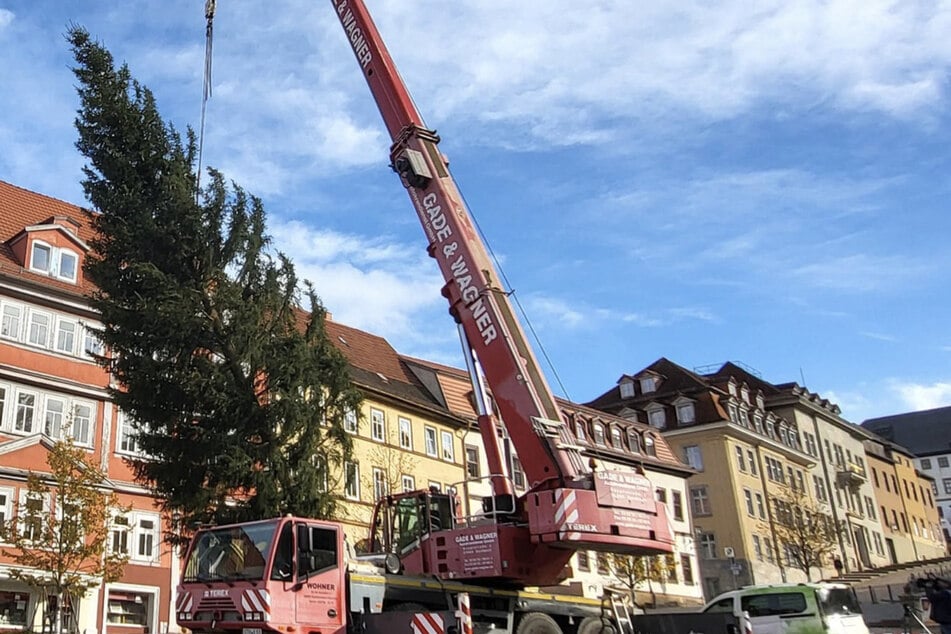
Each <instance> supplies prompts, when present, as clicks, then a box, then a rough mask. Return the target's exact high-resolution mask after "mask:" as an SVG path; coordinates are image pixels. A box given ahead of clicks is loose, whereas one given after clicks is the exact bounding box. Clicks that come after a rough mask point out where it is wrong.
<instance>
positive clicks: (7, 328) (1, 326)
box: [0, 304, 23, 339]
mask: <svg viewBox="0 0 951 634" xmlns="http://www.w3.org/2000/svg"><path fill="white" fill-rule="evenodd" d="M22 318H23V309H22V308H20V307H19V306H11V305H10V304H4V306H3V321H2V322H0V336H2V337H6V338H7V339H19V338H20V320H21V319H22Z"/></svg>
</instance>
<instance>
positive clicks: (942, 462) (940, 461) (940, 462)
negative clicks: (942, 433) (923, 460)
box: [938, 456, 948, 469]
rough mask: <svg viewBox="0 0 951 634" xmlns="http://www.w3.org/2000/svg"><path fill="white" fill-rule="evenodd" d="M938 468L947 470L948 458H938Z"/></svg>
mask: <svg viewBox="0 0 951 634" xmlns="http://www.w3.org/2000/svg"><path fill="white" fill-rule="evenodd" d="M938 468H939V469H947V468H948V457H947V456H938Z"/></svg>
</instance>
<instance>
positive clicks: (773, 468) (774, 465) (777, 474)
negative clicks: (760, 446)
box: [765, 456, 785, 484]
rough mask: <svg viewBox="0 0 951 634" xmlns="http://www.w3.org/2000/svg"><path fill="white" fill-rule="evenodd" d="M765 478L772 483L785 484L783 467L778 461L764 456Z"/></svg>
mask: <svg viewBox="0 0 951 634" xmlns="http://www.w3.org/2000/svg"><path fill="white" fill-rule="evenodd" d="M765 462H766V476H767V477H768V478H769V479H770V480H772V481H773V482H779V483H781V484H782V483H785V476H784V475H783V465H782V463H781V462H780V461H779V460H776V459H775V458H771V457H769V456H766V459H765Z"/></svg>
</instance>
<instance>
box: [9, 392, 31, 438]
mask: <svg viewBox="0 0 951 634" xmlns="http://www.w3.org/2000/svg"><path fill="white" fill-rule="evenodd" d="M16 404H17V405H16V418H15V420H14V426H13V429H14V431H19V432H23V433H25V434H32V433H33V419H34V416H35V415H36V394H33V393H31V392H19V391H18V392H17V401H16Z"/></svg>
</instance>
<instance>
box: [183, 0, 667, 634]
mask: <svg viewBox="0 0 951 634" xmlns="http://www.w3.org/2000/svg"><path fill="white" fill-rule="evenodd" d="M331 3H332V5H333V10H334V12H335V14H336V15H337V17H338V18H339V20H340V23H341V26H342V27H343V29H344V33H345V34H346V38H347V40H348V41H349V43H350V45H351V48H352V49H353V53H354V55H355V56H356V59H357V63H358V66H359V68H360V70H361V72H362V73H363V75H364V78H365V79H366V81H367V83H368V85H369V87H370V91H371V93H372V95H373V97H374V99H375V101H376V104H377V106H378V107H379V110H380V113H381V115H382V118H383V122H384V124H385V126H386V128H387V130H388V132H389V135H390V138H391V139H392V146H391V152H390V162H391V166H392V168H393V170H394V171H395V172H396V173H397V174H398V175H399V178H400V180H401V182H402V184H403V186H404V187H405V188H406V190H407V192H408V193H409V197H410V199H411V201H412V204H413V206H414V208H415V210H416V213H417V215H418V217H419V220H420V223H421V224H422V226H423V230H424V232H425V234H426V237H427V239H428V243H429V244H428V252H429V255H430V256H432V257H433V258H435V259H436V261H437V263H438V265H439V269H440V271H441V272H442V274H443V277H444V279H445V282H446V284H445V286H444V288H443V295H444V296H445V297H446V298H447V300H448V302H449V310H450V313H451V314H452V316H453V317H454V318H455V321H456V323H457V327H458V329H459V332H460V340H461V341H462V344H463V347H464V349H465V352H466V355H465V358H466V362H467V366H468V370H469V374H470V378H471V380H472V382H473V389H474V394H475V397H476V403H477V415H478V423H479V431H480V435H481V438H482V441H483V444H484V446H485V452H486V456H487V459H488V464H489V471H490V473H491V474H492V475H491V476H490V479H491V485H492V495H491V496H489V497H487V498H486V499H485V501H484V509H483V512H482V513H481V514H479V516H478V517H475V518H461V517H459V516H458V513H457V512H456V508H457V507H456V504H455V502H454V499H453V494H452V493H451V492H439V491H436V490H423V491H414V492H409V493H403V494H399V495H391V496H386V497H385V498H383V499H381V500H378V501H377V504H376V507H375V509H374V514H373V519H372V523H371V526H370V534H369V538H368V540H367V542H368V543H369V551H370V552H369V554H367V555H361V556H356V555H353V554H352V548H349V547H348V546H347V544H346V543H345V540H344V535H343V531H342V529H341V527H340V526H339V525H336V524H334V523H333V522H324V521H318V520H310V519H305V518H277V519H271V520H261V521H259V522H250V523H247V524H240V525H234V526H227V527H213V528H206V529H203V530H201V531H199V532H197V533H196V535H195V537H194V539H193V540H192V543H191V545H190V546H189V550H188V552H187V554H186V559H185V571H184V574H183V577H182V583H181V585H180V586H179V588H178V595H177V600H176V616H177V621H178V623H179V624H180V625H181V626H183V627H186V628H188V629H190V630H192V631H195V632H199V633H206V632H207V633H211V632H227V633H228V634H232V633H233V634H238V633H239V631H240V634H263V633H265V632H278V631H280V632H289V633H290V632H293V633H297V632H304V633H305V634H317V633H318V632H319V633H325V632H335V633H336V632H343V631H345V630H346V631H364V632H376V631H379V632H384V631H385V632H397V631H404V632H410V631H414V632H431V631H432V632H434V631H445V628H446V627H447V626H453V627H464V626H465V625H466V624H467V623H468V621H467V617H471V618H472V619H474V622H475V626H476V630H477V631H480V632H516V633H517V634H561V632H567V633H570V634H592V633H593V632H599V631H602V628H603V627H604V626H605V625H609V624H611V623H613V625H610V626H611V627H614V628H615V629H620V627H621V624H620V623H619V622H618V621H617V619H616V616H617V615H616V614H614V613H610V612H609V611H605V610H604V608H603V606H602V605H601V604H600V602H598V601H596V600H588V599H584V598H580V597H567V596H562V595H544V594H539V593H534V592H529V591H526V590H525V588H527V587H534V586H545V585H552V584H555V583H557V582H558V581H560V580H561V578H562V576H563V571H564V570H565V568H566V565H567V564H568V561H569V559H570V558H571V556H572V554H573V553H574V552H575V551H577V550H578V549H590V550H597V551H610V552H616V553H626V554H634V555H654V554H661V553H670V552H672V550H673V537H672V534H671V529H670V525H669V522H668V520H667V516H666V513H665V508H666V507H665V505H663V504H661V503H658V502H656V501H655V499H654V489H653V487H652V485H651V483H650V481H649V480H648V478H647V477H646V476H645V475H644V474H643V473H641V472H635V471H630V472H622V471H613V470H604V469H598V468H594V467H593V466H592V463H590V462H589V461H586V460H585V458H584V457H583V456H582V453H581V450H580V448H579V446H578V445H577V444H576V441H575V440H574V438H573V437H572V435H571V433H570V432H569V430H568V429H567V426H566V425H565V423H564V421H563V419H562V416H561V414H560V409H559V406H558V405H557V403H556V400H555V397H554V395H553V393H552V391H551V389H550V388H549V386H548V384H547V382H546V380H545V378H544V375H543V373H542V371H541V368H540V366H539V364H538V362H537V360H536V359H535V356H534V354H533V352H532V350H531V348H530V346H529V344H528V341H527V338H526V336H525V334H524V332H523V331H522V328H521V326H520V325H519V322H518V319H517V318H516V316H515V314H514V310H513V308H512V305H511V303H510V300H509V298H508V295H507V293H506V291H505V290H504V289H503V288H502V287H501V286H500V282H499V280H500V278H499V275H498V273H497V272H496V270H495V268H494V266H493V264H492V262H491V260H490V257H489V255H488V251H487V249H486V246H485V245H484V243H483V242H482V240H481V238H480V236H479V235H478V233H477V232H476V230H475V227H474V222H473V219H472V217H471V216H470V214H469V211H468V210H467V209H466V207H465V205H464V204H463V200H462V197H461V195H460V193H459V190H458V189H457V186H456V184H455V181H454V180H453V178H452V175H451V174H450V172H449V164H448V161H447V160H446V158H445V157H444V156H443V154H442V153H441V152H440V150H439V147H438V143H439V137H438V136H437V134H436V132H435V131H434V130H431V129H429V128H428V127H427V126H426V125H425V124H424V122H423V119H422V117H421V116H420V114H419V112H418V111H417V109H416V107H415V105H414V104H413V101H412V98H411V97H410V94H409V92H408V91H407V88H406V86H405V85H404V83H403V81H402V79H401V78H400V76H399V73H398V71H397V69H396V66H395V64H394V63H393V60H392V58H391V56H390V54H389V52H388V51H387V49H386V47H385V45H384V44H383V41H382V38H381V37H380V34H379V32H378V31H377V28H376V26H375V25H374V23H373V21H372V19H371V17H370V15H369V12H368V11H367V8H366V6H365V5H364V3H363V2H362V0H331ZM500 421H501V423H500ZM500 424H501V425H504V428H505V431H506V432H507V433H508V435H509V437H510V439H511V443H512V445H513V446H514V448H515V451H516V452H517V453H518V455H519V457H520V459H521V463H522V468H523V470H524V473H525V475H526V477H527V479H528V482H529V487H528V489H527V491H526V492H525V493H523V494H521V495H516V493H515V489H514V487H513V486H512V481H511V478H510V477H509V475H508V473H509V471H508V466H507V464H506V461H505V458H504V456H503V451H502V447H501V445H500V441H499V437H500V433H499V428H500ZM232 560H234V563H229V562H232ZM457 602H458V603H462V604H465V603H467V604H468V607H467V608H466V607H459V606H458V605H457ZM393 619H396V620H395V621H394V620H393ZM612 619H614V620H613V621H612ZM437 621H438V623H439V624H441V625H439V626H438V627H437V625H436V623H437ZM440 627H441V628H444V629H443V630H440V629H439V628H440ZM408 628H410V629H408ZM606 631H611V630H606Z"/></svg>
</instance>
